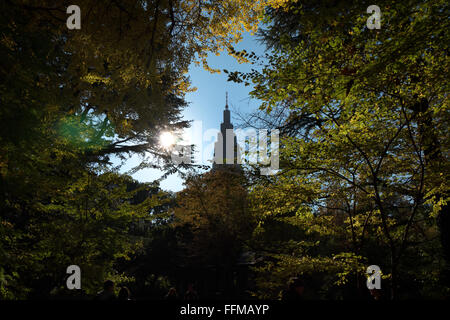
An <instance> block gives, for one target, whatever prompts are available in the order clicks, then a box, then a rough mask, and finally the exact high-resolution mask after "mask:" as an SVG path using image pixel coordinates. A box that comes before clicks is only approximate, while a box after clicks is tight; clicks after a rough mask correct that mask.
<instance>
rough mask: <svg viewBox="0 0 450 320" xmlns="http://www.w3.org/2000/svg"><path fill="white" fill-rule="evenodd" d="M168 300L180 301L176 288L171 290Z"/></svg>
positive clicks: (167, 295)
mask: <svg viewBox="0 0 450 320" xmlns="http://www.w3.org/2000/svg"><path fill="white" fill-rule="evenodd" d="M165 298H166V300H172V301H174V300H178V293H177V289H175V288H174V287H172V288H170V289H169V292H168V293H167V294H166V297H165Z"/></svg>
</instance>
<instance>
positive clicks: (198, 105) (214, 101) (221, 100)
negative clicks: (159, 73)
mask: <svg viewBox="0 0 450 320" xmlns="http://www.w3.org/2000/svg"><path fill="white" fill-rule="evenodd" d="M235 48H236V50H243V49H246V50H247V52H251V51H254V52H255V53H256V54H257V55H259V56H262V55H263V54H264V47H263V46H262V45H261V44H259V43H258V42H257V40H256V36H252V35H250V34H249V33H245V34H244V35H243V40H242V41H241V42H240V43H239V44H237V45H236V46H235ZM208 64H209V65H210V66H211V67H212V68H214V69H220V70H223V69H227V70H230V71H250V69H251V68H255V69H256V67H255V66H254V65H250V64H239V63H238V62H237V61H236V59H234V58H233V57H231V56H229V55H228V54H227V53H226V52H222V54H221V55H220V56H215V55H210V56H209V57H208ZM189 76H190V79H191V83H192V86H193V87H196V88H197V91H195V92H190V93H188V94H187V95H186V101H187V102H188V103H189V106H188V107H187V108H186V109H185V110H184V112H183V117H184V119H185V120H194V121H201V124H202V131H203V133H204V132H205V131H206V130H208V129H219V128H220V123H221V122H222V114H223V109H224V107H225V92H228V105H229V107H230V109H231V117H232V122H233V123H236V122H237V118H236V114H233V111H235V110H239V111H240V112H241V113H246V112H250V111H251V110H254V109H256V108H257V107H258V106H259V102H258V101H257V100H254V99H249V95H248V94H249V92H250V91H251V90H252V86H251V85H250V86H247V87H246V86H244V84H242V83H241V84H237V83H234V82H228V81H227V74H226V73H224V72H221V73H220V74H211V73H210V72H208V71H206V70H204V69H203V67H202V66H196V65H195V64H191V66H190V68H189ZM212 143H213V140H212V138H211V142H207V144H208V145H211V144H212ZM203 147H204V148H207V147H206V146H205V143H204V145H203ZM212 156H213V155H212V152H211V154H210V157H209V159H211V158H212ZM138 163H139V158H138V157H137V156H133V157H131V158H130V159H129V160H128V161H127V162H126V163H125V165H124V167H123V168H122V170H121V171H122V172H125V171H127V170H129V169H131V168H132V167H133V166H135V165H137V164H138ZM204 163H205V162H204ZM205 164H206V163H205ZM161 175H162V173H161V172H160V171H158V170H155V169H143V170H140V171H138V172H136V173H135V174H133V175H132V176H133V178H135V179H136V180H138V181H141V182H151V181H154V180H155V179H157V178H159V177H160V176H161ZM161 188H162V189H164V190H171V191H174V192H177V191H180V190H182V189H183V180H182V179H181V178H180V177H178V175H176V174H174V175H171V176H169V177H168V178H167V179H165V180H164V181H162V182H161Z"/></svg>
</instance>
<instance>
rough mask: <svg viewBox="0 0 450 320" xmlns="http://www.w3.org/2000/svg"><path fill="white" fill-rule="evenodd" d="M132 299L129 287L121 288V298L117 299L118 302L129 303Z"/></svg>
mask: <svg viewBox="0 0 450 320" xmlns="http://www.w3.org/2000/svg"><path fill="white" fill-rule="evenodd" d="M130 297H131V294H130V290H129V289H128V288H127V287H122V288H120V291H119V296H118V298H117V299H118V300H120V301H129V300H131V299H130Z"/></svg>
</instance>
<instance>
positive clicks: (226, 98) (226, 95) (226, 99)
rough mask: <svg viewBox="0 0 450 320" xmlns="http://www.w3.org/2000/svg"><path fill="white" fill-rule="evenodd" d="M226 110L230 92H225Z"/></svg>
mask: <svg viewBox="0 0 450 320" xmlns="http://www.w3.org/2000/svg"><path fill="white" fill-rule="evenodd" d="M225 109H228V91H226V92H225Z"/></svg>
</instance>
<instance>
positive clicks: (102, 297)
mask: <svg viewBox="0 0 450 320" xmlns="http://www.w3.org/2000/svg"><path fill="white" fill-rule="evenodd" d="M95 300H99V301H114V300H116V295H115V293H114V282H113V281H111V280H106V281H105V283H104V284H103V290H102V291H100V292H99V293H98V294H97V296H96V297H95Z"/></svg>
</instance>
